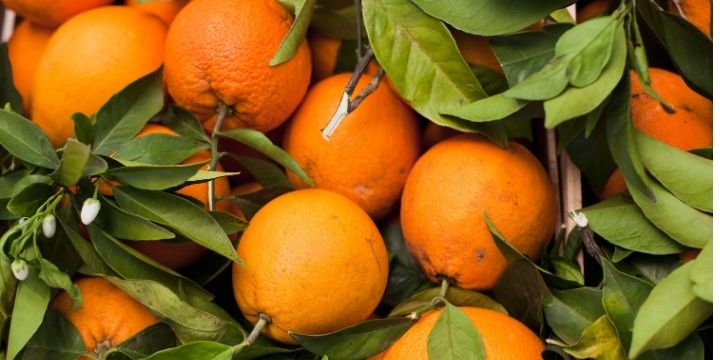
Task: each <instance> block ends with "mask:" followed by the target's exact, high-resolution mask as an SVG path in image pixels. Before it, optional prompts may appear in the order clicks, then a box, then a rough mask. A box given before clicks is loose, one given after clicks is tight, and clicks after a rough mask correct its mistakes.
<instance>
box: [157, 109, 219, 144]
mask: <svg viewBox="0 0 720 360" xmlns="http://www.w3.org/2000/svg"><path fill="white" fill-rule="evenodd" d="M162 122H163V124H165V126H167V127H169V128H170V129H171V130H173V131H175V132H176V133H178V134H180V135H182V136H185V137H187V138H190V139H193V140H196V141H199V142H202V143H208V144H209V143H210V139H209V138H208V136H207V134H205V130H204V129H203V127H202V125H201V124H200V121H198V119H197V118H195V115H193V114H192V113H191V112H189V111H187V110H185V109H183V108H181V107H179V106H177V105H175V104H170V106H168V111H167V113H165V114H163V117H162Z"/></svg>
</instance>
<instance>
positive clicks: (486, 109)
mask: <svg viewBox="0 0 720 360" xmlns="http://www.w3.org/2000/svg"><path fill="white" fill-rule="evenodd" d="M527 104H528V102H527V101H525V100H518V99H514V98H511V97H509V96H507V95H505V94H504V93H500V94H496V95H493V96H490V97H486V98H482V99H480V100H478V101H473V102H471V103H469V104H465V105H462V106H459V107H457V108H454V109H449V110H447V111H445V112H444V113H445V114H447V115H452V116H456V117H459V118H461V119H465V120H467V121H472V122H486V121H494V120H500V119H504V118H507V117H509V116H511V115H513V114H515V113H517V112H519V111H520V110H522V109H523V108H524V107H525V106H526V105H527Z"/></svg>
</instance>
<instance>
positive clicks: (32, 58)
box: [8, 21, 53, 116]
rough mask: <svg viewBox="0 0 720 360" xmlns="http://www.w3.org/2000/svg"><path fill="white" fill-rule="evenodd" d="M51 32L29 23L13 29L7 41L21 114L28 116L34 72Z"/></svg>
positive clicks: (48, 29) (23, 23) (25, 22)
mask: <svg viewBox="0 0 720 360" xmlns="http://www.w3.org/2000/svg"><path fill="white" fill-rule="evenodd" d="M52 34H53V30H52V29H50V28H46V27H44V26H39V25H35V24H33V23H31V22H30V21H23V22H21V23H20V25H18V26H17V27H16V28H15V31H14V32H13V34H12V36H10V40H9V41H8V57H9V58H10V64H11V66H12V76H13V85H15V89H17V91H18V93H20V96H21V97H22V100H23V112H24V113H25V114H26V115H28V116H29V115H30V114H31V112H30V96H31V92H32V84H33V79H34V78H35V70H37V67H38V64H39V63H40V58H41V57H42V54H43V52H44V51H45V46H46V45H47V43H48V41H49V40H50V36H51V35H52Z"/></svg>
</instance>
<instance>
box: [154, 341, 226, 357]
mask: <svg viewBox="0 0 720 360" xmlns="http://www.w3.org/2000/svg"><path fill="white" fill-rule="evenodd" d="M232 358H233V347H232V346H229V345H225V344H221V343H217V342H214V341H194V342H190V343H187V344H184V345H182V346H178V347H175V348H172V349H165V350H162V351H159V352H157V353H155V354H153V355H151V356H149V357H147V358H144V360H195V359H207V360H230V359H232Z"/></svg>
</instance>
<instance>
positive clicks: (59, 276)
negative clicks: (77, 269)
mask: <svg viewBox="0 0 720 360" xmlns="http://www.w3.org/2000/svg"><path fill="white" fill-rule="evenodd" d="M38 263H39V264H40V274H39V275H38V278H40V280H42V281H43V282H44V283H45V284H46V285H47V286H49V287H51V288H58V289H63V290H65V292H67V293H68V295H70V298H71V299H72V308H73V311H76V310H78V309H80V308H81V307H82V304H83V299H82V294H81V293H80V289H79V288H78V287H77V286H75V284H73V282H72V279H70V275H68V274H67V273H65V272H62V271H61V270H60V269H58V267H57V266H55V264H53V263H52V262H50V261H48V260H46V259H43V258H38Z"/></svg>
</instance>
